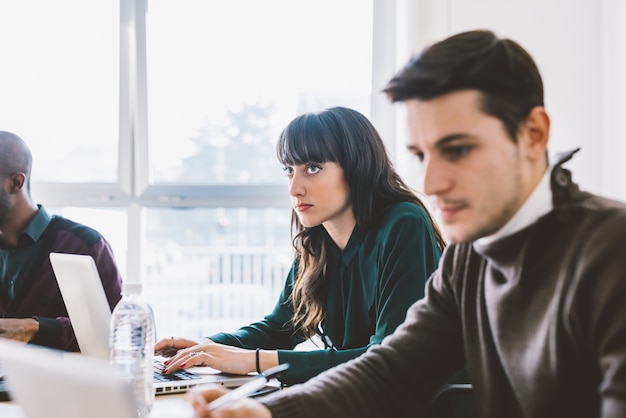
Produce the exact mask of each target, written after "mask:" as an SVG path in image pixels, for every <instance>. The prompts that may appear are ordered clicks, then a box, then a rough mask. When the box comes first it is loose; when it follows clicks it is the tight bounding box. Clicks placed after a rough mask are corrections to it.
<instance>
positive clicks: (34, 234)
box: [22, 205, 52, 242]
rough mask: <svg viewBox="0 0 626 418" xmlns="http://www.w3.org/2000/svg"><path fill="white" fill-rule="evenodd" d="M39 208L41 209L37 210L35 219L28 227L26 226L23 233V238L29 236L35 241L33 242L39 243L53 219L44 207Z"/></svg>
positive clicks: (39, 206)
mask: <svg viewBox="0 0 626 418" xmlns="http://www.w3.org/2000/svg"><path fill="white" fill-rule="evenodd" d="M37 207H38V208H39V209H38V210H37V213H36V214H35V216H34V217H33V219H31V220H30V222H29V223H28V225H26V228H24V230H23V231H22V236H24V235H28V236H29V237H30V238H31V239H32V240H33V242H35V241H37V240H38V239H39V238H40V237H41V235H42V234H43V231H45V230H46V228H47V227H48V224H49V223H50V220H51V219H52V218H51V217H50V215H48V212H46V210H45V209H44V208H43V206H41V205H37Z"/></svg>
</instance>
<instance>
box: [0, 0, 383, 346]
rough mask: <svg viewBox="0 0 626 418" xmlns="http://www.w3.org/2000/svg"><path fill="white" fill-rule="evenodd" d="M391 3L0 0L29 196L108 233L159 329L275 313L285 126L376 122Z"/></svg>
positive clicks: (209, 327)
mask: <svg viewBox="0 0 626 418" xmlns="http://www.w3.org/2000/svg"><path fill="white" fill-rule="evenodd" d="M384 5H386V2H384V1H381V0H370V1H364V0H263V1H260V0H231V1H210V2H209V1H206V0H149V1H147V0H120V2H119V3H116V2H111V1H109V0H94V1H91V2H89V4H88V5H87V4H85V2H83V1H81V0H55V1H54V2H49V1H48V0H32V1H30V2H28V6H26V5H22V4H21V3H20V2H15V3H14V4H12V5H11V6H10V7H8V6H6V5H5V6H3V12H2V13H1V14H0V36H2V37H3V39H13V40H15V41H16V42H15V43H2V44H1V45H0V53H1V54H2V56H3V59H4V60H6V62H10V63H12V65H8V66H7V65H3V66H2V67H1V68H0V81H1V85H2V86H3V87H2V88H3V89H4V91H3V96H4V100H3V103H4V104H3V105H0V122H1V124H0V125H1V126H2V129H6V130H10V131H13V132H15V133H16V134H18V135H20V136H21V137H23V138H24V139H25V140H26V141H27V143H29V145H30V146H31V149H32V151H33V155H34V170H33V171H34V173H33V197H34V199H35V200H36V201H37V202H39V203H43V204H44V205H45V206H46V208H47V209H48V210H49V211H50V212H53V213H59V214H63V215H65V216H67V217H69V218H71V219H74V220H76V221H79V222H83V223H85V224H88V225H90V226H93V227H95V228H96V229H98V230H99V231H100V232H102V233H103V235H104V236H105V237H107V239H108V240H109V242H110V243H111V244H112V246H113V249H114V251H115V254H116V258H117V260H118V263H119V264H120V267H121V269H122V273H123V276H124V278H125V280H127V281H139V280H140V281H142V282H143V283H144V291H145V294H146V297H147V298H148V299H149V301H150V303H151V305H152V307H153V309H154V312H155V317H156V320H157V334H158V337H159V338H160V337H167V336H170V335H181V336H187V337H200V336H206V335H210V334H211V333H213V332H217V331H231V330H234V329H236V328H237V327H239V326H241V325H245V324H247V323H250V322H251V321H254V320H258V319H261V318H262V316H263V315H264V314H266V313H268V312H269V311H270V310H271V309H272V307H273V305H274V303H275V302H276V298H277V296H278V293H279V292H280V291H281V290H282V286H283V284H284V280H285V277H286V275H287V273H288V271H289V268H290V267H291V261H292V251H293V249H292V246H291V240H290V218H291V208H290V205H289V199H288V194H287V188H286V180H285V178H284V175H283V173H282V170H281V167H280V165H279V164H278V162H277V161H276V157H275V151H274V144H275V141H276V139H277V137H278V134H279V133H280V131H281V130H282V129H283V128H284V126H285V125H286V124H287V123H288V122H289V121H290V120H291V119H292V118H293V117H295V116H296V115H298V114H300V113H303V112H306V111H314V110H321V109H323V108H326V107H329V106H336V105H343V106H349V107H353V108H356V109H358V110H360V111H361V112H363V113H365V114H367V115H369V116H371V117H372V118H373V119H376V118H377V117H380V111H377V112H374V111H373V109H375V108H376V106H375V102H376V100H380V101H384V100H385V99H384V97H382V96H381V95H380V93H379V91H380V88H381V87H382V86H379V85H377V83H376V80H377V78H378V79H384V80H386V78H387V76H388V75H389V74H390V73H391V70H389V69H388V68H389V67H393V62H392V61H390V62H388V63H387V65H388V67H387V69H386V70H381V66H380V65H378V66H377V65H373V63H376V60H375V59H374V56H375V55H376V53H377V52H376V51H379V53H380V50H382V49H385V45H387V44H385V43H382V44H381V43H380V42H379V43H378V44H377V46H375V47H373V41H372V40H373V33H374V31H375V30H378V31H380V30H381V28H382V22H386V23H388V17H389V15H390V10H387V9H389V7H387V6H384ZM376 10H378V12H375V11H376ZM377 27H378V29H376V28H377ZM25 51H26V52H25ZM387 53H388V52H387ZM381 74H382V75H381ZM378 84H381V83H378Z"/></svg>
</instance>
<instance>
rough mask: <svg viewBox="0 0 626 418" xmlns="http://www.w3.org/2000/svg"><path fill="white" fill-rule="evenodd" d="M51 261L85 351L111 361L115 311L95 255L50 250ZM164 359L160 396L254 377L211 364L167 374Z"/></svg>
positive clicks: (157, 362)
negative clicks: (216, 368)
mask: <svg viewBox="0 0 626 418" xmlns="http://www.w3.org/2000/svg"><path fill="white" fill-rule="evenodd" d="M50 263H51V264H52V268H53V270H54V275H55V276H56V279H57V283H58V284H59V289H60V290H61V295H62V297H63V301H64V302H65V307H66V308H67V312H68V314H69V317H70V320H71V322H72V328H73V329H74V334H75V335H76V340H77V341H78V346H79V347H80V351H81V353H83V354H87V355H89V356H93V357H98V358H100V359H104V360H108V359H109V326H110V321H111V310H110V308H109V305H108V302H107V299H106V295H105V293H104V289H103V288H102V282H101V280H100V276H99V274H98V269H97V268H96V264H95V262H94V260H93V258H91V257H90V256H88V255H77V254H62V253H50ZM162 360H163V358H162V357H159V356H156V357H155V377H154V389H155V393H156V394H157V395H159V394H166V393H177V392H185V391H187V390H188V389H189V388H191V387H193V386H196V385H200V384H207V383H214V384H218V385H224V386H226V387H236V386H240V385H242V384H244V383H245V382H247V381H249V380H250V379H252V378H253V376H250V375H232V374H228V373H222V372H220V371H219V370H215V369H213V368H210V367H192V368H189V369H185V370H180V371H178V372H175V373H172V374H171V375H163V374H161V373H160V369H161V366H160V363H161V362H162Z"/></svg>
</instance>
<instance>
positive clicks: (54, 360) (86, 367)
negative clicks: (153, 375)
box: [0, 339, 194, 418]
mask: <svg viewBox="0 0 626 418" xmlns="http://www.w3.org/2000/svg"><path fill="white" fill-rule="evenodd" d="M0 358H1V359H2V360H3V362H4V368H5V371H6V379H7V385H8V387H9V390H10V392H11V396H12V400H13V402H12V403H11V404H0V406H2V407H3V408H2V409H1V410H0V416H2V418H24V417H25V418H51V417H52V418H55V417H62V418H85V417H89V418H112V417H115V418H137V407H136V404H135V400H134V398H133V396H132V391H131V390H128V387H127V386H126V383H125V382H124V381H123V380H121V379H120V378H119V377H118V376H117V375H116V374H115V372H114V371H113V369H111V367H109V364H108V362H107V361H105V360H102V359H99V358H93V357H90V356H84V355H80V354H76V353H66V352H62V351H58V350H53V349H49V348H44V347H39V346H34V345H29V344H22V343H17V342H15V341H10V340H3V339H0ZM150 416H151V417H152V418H190V417H193V416H194V414H193V409H192V408H191V405H190V404H189V403H188V402H187V401H185V399H184V398H177V397H174V398H168V397H164V398H162V399H161V400H157V401H155V403H154V407H153V408H152V413H151V415H150Z"/></svg>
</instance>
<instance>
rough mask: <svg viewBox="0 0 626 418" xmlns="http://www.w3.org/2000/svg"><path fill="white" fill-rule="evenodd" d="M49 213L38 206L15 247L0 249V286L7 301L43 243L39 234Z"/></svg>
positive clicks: (45, 225) (25, 274)
mask: <svg viewBox="0 0 626 418" xmlns="http://www.w3.org/2000/svg"><path fill="white" fill-rule="evenodd" d="M50 219H51V218H50V215H48V212H46V210H45V209H44V208H43V207H41V206H39V210H38V211H37V213H36V214H35V216H34V217H33V219H31V221H30V222H29V223H28V225H26V228H25V229H24V230H23V231H22V234H21V235H20V237H19V240H18V243H17V247H15V248H2V249H0V288H1V291H2V292H4V294H5V296H6V297H7V299H8V300H9V301H12V300H13V298H14V297H15V286H18V285H19V282H20V280H25V278H26V277H27V276H28V273H30V269H31V267H32V265H33V260H34V259H35V258H36V256H37V255H38V254H39V249H40V247H41V246H42V245H43V240H40V239H39V238H41V235H42V234H43V232H44V231H45V230H46V228H47V227H48V224H49V223H50Z"/></svg>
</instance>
